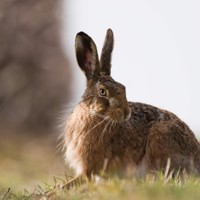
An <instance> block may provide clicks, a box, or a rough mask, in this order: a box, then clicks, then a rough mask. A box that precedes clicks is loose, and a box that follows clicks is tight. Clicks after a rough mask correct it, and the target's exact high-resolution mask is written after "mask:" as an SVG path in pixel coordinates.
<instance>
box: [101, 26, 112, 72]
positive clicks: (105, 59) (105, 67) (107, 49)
mask: <svg viewBox="0 0 200 200" xmlns="http://www.w3.org/2000/svg"><path fill="white" fill-rule="evenodd" d="M113 46H114V35H113V31H112V30H111V29H108V30H107V33H106V38H105V42H104V45H103V49H102V52H101V59H100V67H101V73H102V74H105V75H109V76H110V72H111V71H110V69H111V59H112V51H113Z"/></svg>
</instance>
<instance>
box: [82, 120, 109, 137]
mask: <svg viewBox="0 0 200 200" xmlns="http://www.w3.org/2000/svg"><path fill="white" fill-rule="evenodd" d="M108 119H109V117H105V118H104V119H103V120H102V121H100V122H99V123H98V124H96V125H95V126H93V127H92V128H91V129H90V130H89V131H88V132H87V133H86V134H85V135H84V136H83V137H82V140H84V139H85V137H86V136H87V135H88V134H89V133H91V131H92V130H94V129H95V128H96V127H98V126H99V125H101V124H102V123H103V122H104V121H106V120H108Z"/></svg>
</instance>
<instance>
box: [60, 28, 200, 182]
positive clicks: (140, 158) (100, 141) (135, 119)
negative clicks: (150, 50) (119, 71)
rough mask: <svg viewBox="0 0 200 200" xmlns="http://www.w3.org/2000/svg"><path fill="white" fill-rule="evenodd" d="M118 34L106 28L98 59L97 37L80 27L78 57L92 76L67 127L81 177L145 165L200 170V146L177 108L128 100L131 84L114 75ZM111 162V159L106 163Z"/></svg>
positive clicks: (70, 155)
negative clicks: (113, 53)
mask: <svg viewBox="0 0 200 200" xmlns="http://www.w3.org/2000/svg"><path fill="white" fill-rule="evenodd" d="M113 44H114V35H113V31H112V30H111V29H108V30H107V33H106V38H105V42H104V46H103V49H102V53H101V57H100V60H99V57H98V53H97V48H96V45H95V43H94V41H93V40H92V39H91V38H90V37H89V36H88V35H87V34H85V33H83V32H79V33H78V34H77V36H76V40H75V48H76V57H77V62H78V65H79V67H80V68H81V70H83V72H84V74H85V76H86V79H87V88H86V90H85V93H84V95H83V96H82V99H81V101H80V103H79V104H78V105H77V106H76V107H75V108H74V110H73V112H72V113H71V114H70V115H69V117H68V119H67V121H66V124H65V128H64V139H63V141H64V148H65V159H66V161H67V162H68V163H69V165H70V166H71V167H72V168H73V169H74V170H75V172H76V175H77V176H85V177H87V178H89V179H90V178H91V175H98V174H100V172H101V171H102V170H103V169H104V170H105V172H108V173H109V172H111V173H112V172H113V171H114V172H118V173H121V172H125V171H126V170H127V169H128V168H133V169H137V168H139V167H141V166H145V169H146V170H147V171H162V170H165V168H166V165H167V162H168V160H169V159H170V161H171V162H170V169H171V170H174V171H180V170H183V169H184V170H187V171H188V172H191V171H192V172H199V171H200V161H199V160H200V159H199V158H200V156H199V152H200V145H199V142H198V141H197V139H196V137H195V135H194V133H193V132H192V131H191V130H190V128H189V127H188V126H187V125H186V124H185V123H184V122H183V121H181V120H180V119H179V118H178V117H177V116H176V115H174V114H173V113H171V112H169V111H166V110H163V109H160V108H157V107H154V106H151V105H148V104H144V103H135V102H128V101H127V98H126V88H125V86H123V85H122V84H121V83H118V82H116V81H115V80H114V79H113V78H112V77H111V57H112V51H113ZM105 163H106V164H105Z"/></svg>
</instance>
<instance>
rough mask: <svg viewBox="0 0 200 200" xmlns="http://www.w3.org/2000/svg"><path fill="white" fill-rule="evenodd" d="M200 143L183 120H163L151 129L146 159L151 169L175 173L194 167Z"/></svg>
mask: <svg viewBox="0 0 200 200" xmlns="http://www.w3.org/2000/svg"><path fill="white" fill-rule="evenodd" d="M198 151H199V143H198V141H197V140H196V138H195V136H194V134H193V133H192V131H191V130H190V129H189V128H188V127H187V125H185V124H184V123H182V122H179V121H178V122H177V123H174V121H161V122H159V123H158V124H156V125H154V126H153V127H152V128H151V129H150V133H149V136H148V140H147V146H146V159H147V163H148V168H149V169H150V170H155V171H157V170H161V171H164V170H165V169H166V165H167V161H168V160H169V159H170V170H172V171H174V173H176V172H178V171H183V170H186V171H187V172H190V171H191V170H193V169H194V159H195V156H196V154H197V152H198Z"/></svg>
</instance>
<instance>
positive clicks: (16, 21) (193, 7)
mask: <svg viewBox="0 0 200 200" xmlns="http://www.w3.org/2000/svg"><path fill="white" fill-rule="evenodd" d="M199 9H200V2H199V1H197V0H192V1H187V0H177V1H172V0H169V1H159V0H152V1H148V0H144V1H135V0H134V1H131V0H124V1H123V2H122V1H114V0H110V1H106V0H101V1H92V0H84V1H80V0H58V1H55V0H42V1H35V0H1V1H0V159H1V164H0V177H1V179H0V188H1V187H2V188H3V187H4V188H5V187H11V188H12V187H13V188H17V189H22V188H33V185H36V184H38V183H40V182H42V181H47V180H50V179H52V177H53V176H57V175H58V176H62V175H63V174H64V173H65V172H66V171H67V172H68V169H67V168H66V166H65V165H64V162H63V158H62V154H61V153H60V152H58V151H57V148H56V145H57V143H58V142H57V137H58V135H59V133H60V132H61V129H60V128H59V125H60V124H61V122H62V121H63V118H64V116H66V115H67V113H68V111H69V110H71V109H72V108H73V106H74V105H76V104H77V103H78V101H79V100H80V97H81V95H82V93H83V91H84V88H85V77H84V76H83V73H82V72H81V71H80V69H79V68H78V65H77V64H76V59H75V50H74V38H75V35H76V34H77V32H79V31H84V32H86V33H87V34H89V35H90V36H91V37H92V38H93V39H94V41H95V42H96V44H97V47H98V49H99V54H100V51H101V48H102V45H103V41H104V37H105V33H106V30H107V28H112V29H113V31H114V34H115V49H114V53H113V62H112V63H113V65H112V66H113V67H112V76H113V78H114V79H115V80H117V81H119V82H121V83H123V84H124V85H125V86H126V88H127V96H128V99H129V100H130V101H140V102H144V103H148V104H152V105H155V106H158V107H161V108H164V109H167V110H170V111H172V112H174V113H175V114H177V115H178V116H179V117H180V118H181V119H183V120H184V121H185V122H186V123H188V124H189V126H190V127H191V129H192V130H193V131H194V132H195V134H196V136H197V137H200V123H199V112H200V105H199V102H200V94H199V87H200V78H199V74H200V73H199V70H200V69H199V68H200V56H199V55H200V37H199V35H200V23H199V19H200V12H199ZM38 163H39V166H38ZM69 173H70V172H69ZM0 191H1V190H0Z"/></svg>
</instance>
